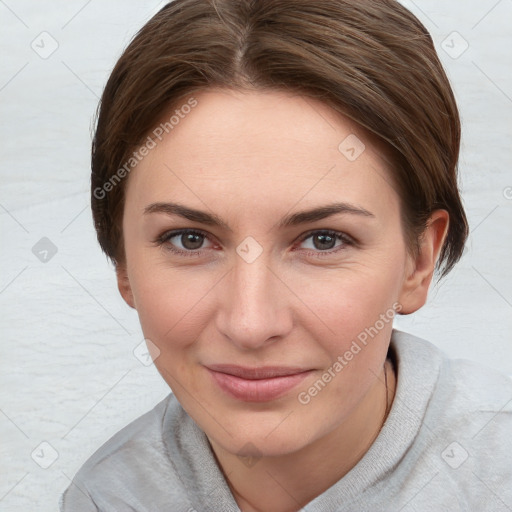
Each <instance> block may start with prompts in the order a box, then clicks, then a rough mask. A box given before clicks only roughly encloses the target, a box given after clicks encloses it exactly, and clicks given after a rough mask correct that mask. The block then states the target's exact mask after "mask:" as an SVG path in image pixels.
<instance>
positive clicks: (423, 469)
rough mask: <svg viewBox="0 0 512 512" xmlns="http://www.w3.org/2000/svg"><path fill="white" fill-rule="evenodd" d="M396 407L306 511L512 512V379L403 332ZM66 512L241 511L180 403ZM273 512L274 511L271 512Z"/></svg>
mask: <svg viewBox="0 0 512 512" xmlns="http://www.w3.org/2000/svg"><path fill="white" fill-rule="evenodd" d="M390 354H391V355H392V356H393V357H394V358H395V361H396V363H395V364H396V367H397V377H398V378H397V388H396V395H395V399H394V401H393V406H392V409H391V411H390V413H389V416H388V418H387V420H386V422H385V424H384V426H383V427H382V430H381V431H380V433H379V435H378V437H377V438H376V440H375V441H374V443H373V444H372V445H371V447H370V449H369V450H368V452H367V453H366V454H365V455H364V457H363V458H362V459H361V460H360V461H359V463H358V464H357V465H356V466H355V467H354V468H352V470H351V471H349V472H348V473H347V474H346V475H345V476H344V477H343V478H342V479H341V480H339V481H338V482H337V483H335V484H334V485H333V486H332V487H330V488H329V489H327V491H325V492H324V493H323V494H321V495H320V496H318V497H316V498H315V499H314V500H313V501H311V502H310V503H309V504H308V505H307V506H306V507H304V508H303V509H302V510H303V511H305V512H380V511H383V512H384V511H389V512H399V511H400V512H424V511H425V512H426V511H428V512H431V511H436V512H438V511H439V512H444V511H447V512H459V511H460V512H462V511H465V512H486V511H488V512H491V511H492V512H512V379H510V378H509V377H507V376H506V375H503V374H500V373H498V372H497V371H496V370H492V369H489V368H486V367H484V366H481V365H479V364H477V363H474V362H471V361H467V360H464V359H448V358H447V357H446V356H445V354H444V353H443V352H442V351H440V350H439V349H438V348H437V347H435V346H434V345H432V344H431V343H429V342H427V341H425V340H422V339H419V338H416V337H414V336H412V335H410V334H406V333H403V332H399V331H393V335H392V337H391V344H390ZM60 505H61V511H62V512H89V511H97V510H100V511H102V512H103V511H104V512H124V511H137V512H143V511H155V512H156V511H158V512H166V511H169V512H207V511H208V512H239V511H240V509H239V508H238V506H237V504H236V502H235V500H234V498H233V496H232V494H231V492H230V490H229V487H228V485H227V483H226V481H225V479H224V477H223V475H222V472H221V470H220V469H219V467H218V465H217V463H216V461H215V458H214V456H213V453H212V451H211V449H210V446H209V443H208V440H207V438H206V436H205V434H204V433H203V432H202V431H201V430H200V429H199V427H198V426H197V425H196V423H195V422H194V421H193V420H192V419H191V418H190V417H189V416H188V414H187V413H186V412H185V411H184V410H183V408H182V407H181V406H180V404H179V403H178V401H177V400H176V398H175V397H174V396H173V395H172V394H170V395H169V396H168V397H167V398H165V399H164V400H163V401H162V402H160V403H159V404H158V405H157V406H156V407H155V408H154V409H153V410H152V411H150V412H148V413H146V414H144V415H143V416H141V417H140V418H138V419H136V420H135V421H134V422H132V423H131V424H129V425H128V426H127V427H125V428H123V429H122V430H121V431H120V432H118V433H117V434H116V435H114V436H113V437H112V438H111V439H110V440H109V441H107V442H106V443H105V444H104V445H103V446H102V447H101V448H99V450H98V451H96V453H94V455H92V456H91V458H90V459H89V460H88V461H87V462H86V463H85V464H84V465H83V466H82V468H81V469H80V471H79V472H78V473H77V475H76V476H75V478H74V480H73V483H72V484H70V486H69V487H68V489H67V490H66V491H65V493H64V494H63V496H62V498H61V504H60ZM269 512H271V511H269Z"/></svg>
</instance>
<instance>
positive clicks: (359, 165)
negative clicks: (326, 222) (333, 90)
mask: <svg viewBox="0 0 512 512" xmlns="http://www.w3.org/2000/svg"><path fill="white" fill-rule="evenodd" d="M193 100H194V103H195V106H194V107H193V108H184V107H183V106H184V105H187V104H191V103H190V97H185V98H184V99H183V100H182V103H179V102H178V103H177V104H176V105H175V106H174V107H173V108H172V109H170V110H169V111H168V112H166V113H165V114H164V115H163V116H162V118H161V120H160V121H159V123H160V124H159V125H158V126H157V127H156V128H158V127H159V132H163V133H162V135H161V140H159V139H157V138H156V137H155V136H154V133H155V131H153V132H152V133H151V134H150V136H151V137H153V138H154V139H155V142H156V146H155V147H154V148H153V149H151V150H150V151H149V153H148V155H147V156H146V157H144V159H142V160H141V162H140V163H139V164H138V165H137V166H136V168H135V170H134V171H132V173H131V176H130V179H129V187H128V193H127V201H131V200H132V199H133V197H134V194H135V192H136V194H135V196H136V197H137V199H138V200H139V201H140V202H144V201H145V202H151V201H165V200H169V198H170V196H172V197H173V198H174V199H175V198H176V196H180V198H181V197H186V198H188V199H189V200H190V201H192V202H193V203H194V204H195V205H196V206H199V204H200V203H198V199H200V198H201V197H204V198H208V201H209V202H210V203H214V202H217V201H220V200H223V201H224V202H226V200H229V201H230V202H231V203H236V201H237V200H244V201H246V202H245V204H246V206H248V205H249V204H252V206H258V207H260V208H261V207H262V206H264V204H266V203H267V202H268V201H271V200H274V201H273V202H274V203H275V202H276V201H278V202H279V203H281V204H284V205H289V206H290V205H291V204H292V203H293V202H294V201H295V202H296V201H297V200H299V198H301V202H302V205H303V206H307V204H308V201H312V202H315V201H317V200H318V198H319V197H320V196H329V197H328V199H336V200H338V199H342V200H347V201H353V202H354V201H356V202H357V201H360V200H361V199H362V198H363V197H362V196H365V200H366V201H368V202H370V203H371V202H372V201H373V202H375V201H376V200H379V201H380V202H382V201H385V202H388V203H389V202H394V201H396V199H397V197H396V194H395V191H394V187H393V185H392V179H391V176H390V174H389V169H388V165H387V164H386V161H385V157H384V154H383V152H382V149H381V147H379V146H378V145H376V144H375V143H374V142H375V141H374V139H373V138H372V139H370V137H369V136H368V135H367V133H366V132H365V130H363V129H362V128H361V127H360V126H358V125H357V124H356V123H354V122H353V121H351V120H350V119H348V118H346V117H344V116H342V115H341V114H339V113H338V112H335V111H334V110H332V109H331V108H330V107H328V106H327V105H325V104H323V103H321V102H319V101H316V100H313V99H311V98H306V97H303V96H299V95H293V94H289V93H286V92H282V91H258V92H254V91H252V92H241V91H232V90H226V89H212V90H205V91H201V92H200V93H197V94H194V95H193ZM159 132H156V133H159ZM262 200H264V201H263V202H262Z"/></svg>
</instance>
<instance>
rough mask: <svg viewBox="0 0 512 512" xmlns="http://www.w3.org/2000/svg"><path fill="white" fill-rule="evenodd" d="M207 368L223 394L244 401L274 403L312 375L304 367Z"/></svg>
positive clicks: (231, 366)
mask: <svg viewBox="0 0 512 512" xmlns="http://www.w3.org/2000/svg"><path fill="white" fill-rule="evenodd" d="M207 369H208V370H209V372H210V374H211V375H212V377H213V380H214V381H215V382H216V383H217V385H218V386H219V387H220V388H221V389H222V390H223V391H224V392H226V393H227V394H229V395H230V396H232V397H234V398H236V399H237V400H242V401H244V402H268V401H270V400H275V399H276V398H279V397H281V396H283V395H284V394H286V393H287V392H288V391H290V390H291V389H292V388H294V387H295V386H296V385H297V384H299V383H300V382H302V381H303V380H304V379H305V378H306V377H307V376H308V375H310V374H311V372H312V370H305V369H304V368H291V367H283V366H265V367H259V368H244V367H242V366H235V365H211V366H208V367H207Z"/></svg>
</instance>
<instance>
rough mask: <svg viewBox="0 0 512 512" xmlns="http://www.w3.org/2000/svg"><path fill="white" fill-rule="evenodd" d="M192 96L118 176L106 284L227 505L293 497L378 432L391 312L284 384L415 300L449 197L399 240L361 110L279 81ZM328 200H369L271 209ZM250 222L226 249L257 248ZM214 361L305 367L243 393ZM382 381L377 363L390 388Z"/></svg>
mask: <svg viewBox="0 0 512 512" xmlns="http://www.w3.org/2000/svg"><path fill="white" fill-rule="evenodd" d="M194 97H195V98H196V100H197V102H198V104H197V106H196V107H195V108H194V109H193V110H192V111H191V112H190V113H189V114H188V115H187V116H185V117H184V118H183V119H180V122H179V124H177V125H176V126H175V127H174V129H173V130H172V132H170V133H169V134H168V135H167V136H166V137H165V138H164V139H163V140H162V141H161V142H159V143H158V145H157V147H155V148H154V149H152V150H151V151H150V152H149V154H148V155H147V156H146V157H145V158H144V159H143V160H142V161H141V162H140V163H139V164H138V165H137V167H136V168H135V169H134V170H133V171H132V173H131V175H130V176H129V179H128V183H127V190H126V203H125V210H124V217H123V233H124V240H125V253H126V260H125V263H124V264H122V265H119V267H118V285H119V289H120V292H121V294H122V296H123V297H124V299H125V300H126V302H127V303H128V304H129V305H130V306H132V307H134V308H136V310H137V312H138V314H139V318H140V322H141V325H142V329H143V332H144V335H145V337H146V338H147V339H149V340H151V343H152V344H153V346H154V347H156V348H153V355H154V358H155V365H156V367H157V368H158V370H159V372H160V373H161V374H162V376H163V378H164V379H165V380H166V382H167V383H168V384H169V386H170V387H171V388H172V390H173V392H174V393H175V395H176V397H177V399H178V400H179V402H180V403H181V404H182V406H183V407H184V408H185V410H186V411H187V412H188V413H189V415H190V416H191V417H192V418H193V419H194V420H195V421H196V423H197V424H198V425H199V426H200V427H201V428H202V429H203V431H204V432H205V433H206V435H207V437H208V439H209V441H210V444H211V446H212V449H213V452H214V454H215V456H216V458H217V461H218V463H219V465H220V467H221V468H222V470H223V472H224V474H225V476H226V479H227V481H228V483H229V485H230V487H231V489H232V492H233V494H234V496H235V498H236V500H237V502H238V504H239V506H240V507H241V509H242V510H244V511H256V510H262V511H263V510H265V511H269V510H271V511H283V512H284V511H293V510H299V509H300V507H301V506H304V505H305V504H306V503H308V502H309V501H311V500H312V499H313V498H314V497H316V496H317V495H319V494H321V493H322V492H323V491H324V490H326V489H327V488H328V487H330V486H331V485H333V484H334V483H335V482H336V481H337V480H339V479H340V478H341V477H342V476H343V475H344V474H346V473H347V472H348V471H349V470H350V469H351V468H352V467H354V465H355V464H356V463H357V462H358V461H359V460H360V459H361V458H362V456H363V455H364V453H366V451H367V450H368V448H369V447H370V445H371V443H372V442H373V441H374V440H375V438H376V436H377V435H378V432H379V430H380V428H381V426H382V423H383V420H384V416H385V410H386V389H385V386H384V364H385V361H386V353H387V350H388V346H389V341H390V335H391V330H392V322H388V323H385V324H384V327H383V328H382V329H380V330H379V331H378V334H377V335H375V336H374V337H373V338H372V339H371V341H370V342H369V343H368V344H367V345H366V346H365V347H364V348H363V349H362V350H361V351H360V352H359V353H358V354H357V355H355V356H354V357H353V359H352V360H351V361H350V362H349V363H348V364H347V365H346V366H345V367H344V368H343V370H342V371H340V372H339V373H337V374H336V376H335V377H334V378H332V380H331V381H330V382H329V383H328V384H327V385H326V386H325V387H324V388H323V389H322V390H321V391H320V392H318V394H316V396H314V397H312V398H311V400H310V401H309V402H308V403H307V404H302V403H300V402H299V400H298V394H299V393H300V392H304V391H307V390H308V389H309V388H310V387H311V386H312V385H313V384H314V383H315V381H317V380H318V379H319V378H321V377H322V374H324V373H325V372H326V371H327V370H328V369H329V368H330V367H332V365H333V363H334V362H335V361H336V360H337V358H338V357H339V356H343V354H344V353H345V352H346V351H347V350H348V349H349V348H350V346H351V343H352V342H353V340H355V339H357V336H358V335H359V334H360V333H361V332H363V331H364V330H365V328H369V327H370V326H374V325H375V324H376V321H377V320H378V319H379V318H380V315H381V314H385V313H386V312H387V311H389V310H391V311H392V310H393V304H395V309H396V304H399V309H400V310H401V312H402V313H406V314H408V313H412V312H413V311H415V310H417V309H418V308H420V307H421V306H422V305H423V304H424V302H425V300H426V297H427V291H428V287H429V284H430V281H431V279H432V274H433V270H434V266H435V262H436V259H437V257H438V254H439V251H440V248H441V247H442V243H443V240H444V237H445V234H446V230H447V227H448V215H447V213H446V212H444V211H442V210H440V211H436V212H434V214H433V215H432V217H431V220H430V223H429V225H428V227H427V229H426V231H425V233H424V235H423V237H422V240H421V244H420V251H419V253H418V254H417V255H414V256H413V255H412V254H411V253H410V251H408V248H407V247H406V245H405V241H404V234H403V231H402V223H401V221H400V201H399V197H398V195H397V193H396V191H395V188H394V186H393V181H392V179H391V175H390V173H389V171H388V169H387V168H386V164H385V159H384V158H383V156H382V154H381V151H380V150H379V149H378V144H375V143H374V142H372V140H371V138H369V137H368V136H367V135H365V133H364V131H362V129H361V128H360V127H358V126H357V125H355V124H354V123H353V122H351V121H349V120H348V119H346V118H344V117H342V116H341V115H340V114H337V113H335V112H334V111H332V110H331V109H330V108H329V107H327V106H325V105H324V104H322V103H320V102H317V101H315V100H312V99H307V98H303V97H300V96H294V95H290V94H288V93H285V92H276V91H265V92H263V91H258V92H254V91H253V92H240V91H231V90H215V89H210V90H207V91H203V92H201V93H199V94H196V95H195V96H194ZM185 101H186V98H185ZM185 101H184V102H183V103H185ZM165 117H168V116H167V113H166V116H163V118H165ZM351 134H355V135H356V136H357V137H358V138H359V139H360V140H361V141H363V142H364V144H365V150H364V151H363V152H362V154H361V155H360V156H359V157H358V158H357V159H355V160H354V161H350V160H349V159H347V158H346V156H345V154H344V153H342V152H341V151H340V150H339V149H338V146H339V145H340V143H341V142H342V141H343V140H344V139H346V137H347V136H349V135H351ZM340 202H343V203H348V204H350V205H351V206H352V207H354V208H359V209H364V210H366V211H367V212H370V213H371V215H363V214H360V213H338V214H336V215H332V216H329V217H326V218H323V219H319V220H315V221H310V222H303V223H300V224H298V225H293V226H284V227H283V226H280V221H281V220H282V219H283V218H284V217H286V216H289V215H291V214H294V213H297V212H300V211H304V210H309V209H313V208H318V207H322V206H326V205H332V204H334V203H340ZM155 203H179V204H180V205H183V206H186V207H188V208H193V209H196V210H201V211H203V212H205V213H208V214H210V215H216V216H217V217H219V218H220V219H222V221H223V222H224V223H225V225H221V226H217V225H208V224H206V223H204V222H201V221H200V220H189V219H185V218H183V217H181V216H178V215H169V214H166V213H162V212H153V213H145V209H147V208H148V206H150V205H152V204H155ZM184 228H187V229H195V230H200V232H203V233H204V234H206V235H207V237H208V238H204V239H203V238H201V237H200V236H199V237H198V238H197V237H196V239H194V240H195V242H197V243H198V244H199V249H197V250H192V251H191V250H190V245H187V246H186V245H183V239H182V237H181V236H174V237H172V234H170V235H168V236H167V240H165V241H163V243H159V242H158V241H157V240H158V239H159V237H161V236H162V235H163V234H165V233H168V232H169V231H172V230H176V229H184ZM314 230H331V231H336V232H341V233H344V234H346V235H348V237H350V240H354V242H353V243H352V242H351V241H348V242H343V241H342V240H339V239H337V238H335V240H336V242H335V244H334V246H333V247H332V248H330V246H329V247H328V248H327V250H325V247H326V246H325V245H324V246H322V245H321V246H320V248H318V245H315V241H318V240H319V239H318V236H317V237H312V236H309V235H311V233H310V232H311V231H314ZM313 234H314V233H313ZM320 234H321V233H320ZM317 235H318V233H317ZM307 236H309V238H307ZM169 237H172V238H169ZM247 237H252V239H254V240H255V241H256V242H257V244H259V246H260V247H261V248H262V252H261V254H259V256H257V257H256V258H255V259H254V261H252V262H250V263H249V262H248V261H246V259H244V258H242V257H241V255H240V254H249V255H250V256H254V255H255V254H256V253H255V252H254V251H255V250H256V249H255V248H257V247H258V245H255V244H254V242H252V241H251V242H250V243H251V244H252V245H247V246H245V245H244V244H242V246H240V244H241V242H243V241H244V240H245V239H246V238H247ZM203 240H204V241H203ZM185 243H186V240H185ZM201 244H202V245H201ZM172 247H174V248H176V249H178V250H180V249H181V250H182V251H187V250H188V251H189V254H188V255H185V254H182V253H180V254H176V253H173V252H172V251H171V248H172ZM237 247H238V248H239V249H240V247H243V248H245V249H247V248H249V249H248V252H246V253H243V252H242V253H240V251H239V252H237ZM187 248H188V249H187ZM190 253H193V254H192V255H190ZM226 363H229V364H236V365H240V366H246V367H251V368H254V367H260V366H270V365H272V366H276V365H279V366H297V367H300V368H304V369H308V370H313V371H312V372H311V373H310V374H309V375H308V376H307V377H306V379H305V380H304V381H303V382H301V383H300V384H299V385H298V386H297V387H296V388H294V389H293V390H292V391H290V392H288V393H287V394H286V395H284V396H282V397H280V398H277V399H275V400H271V401H267V402H263V403H254V402H244V401H241V400H237V399H235V398H233V397H231V396H229V395H227V394H226V393H225V392H224V391H222V390H221V389H220V388H219V387H218V386H217V385H216V384H215V382H214V380H213V379H212V377H211V374H210V373H209V371H208V370H207V369H206V368H205V365H211V364H226ZM386 364H388V363H386ZM395 385H396V381H395V376H394V373H393V369H392V367H391V366H388V387H389V391H390V395H391V396H389V399H390V400H392V397H393V394H394V390H395ZM241 456H243V457H241ZM244 457H253V459H247V458H244ZM248 460H250V461H251V463H248ZM262 489H265V492H264V493H262V492H261V490H262Z"/></svg>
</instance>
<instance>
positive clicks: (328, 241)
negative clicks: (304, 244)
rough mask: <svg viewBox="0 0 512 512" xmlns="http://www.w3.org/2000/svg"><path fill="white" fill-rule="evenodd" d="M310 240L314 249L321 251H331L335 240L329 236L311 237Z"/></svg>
mask: <svg viewBox="0 0 512 512" xmlns="http://www.w3.org/2000/svg"><path fill="white" fill-rule="evenodd" d="M312 239H313V245H314V246H315V249H319V250H321V251H322V250H324V251H325V250H329V249H332V248H333V247H334V246H335V244H336V238H335V237H334V236H331V235H322V234H321V235H313V237H312Z"/></svg>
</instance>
